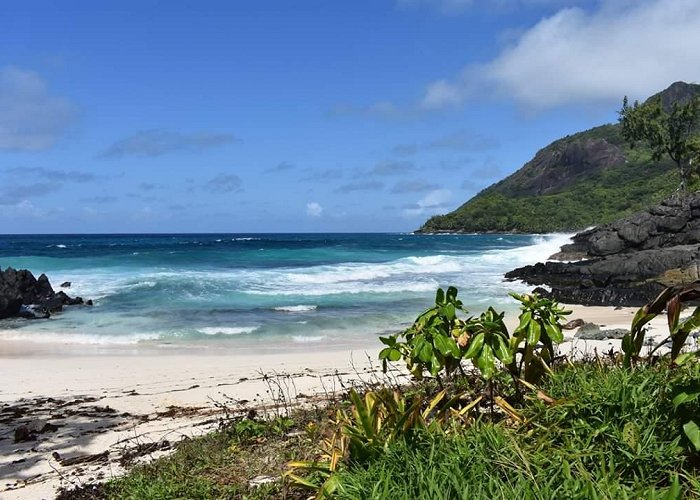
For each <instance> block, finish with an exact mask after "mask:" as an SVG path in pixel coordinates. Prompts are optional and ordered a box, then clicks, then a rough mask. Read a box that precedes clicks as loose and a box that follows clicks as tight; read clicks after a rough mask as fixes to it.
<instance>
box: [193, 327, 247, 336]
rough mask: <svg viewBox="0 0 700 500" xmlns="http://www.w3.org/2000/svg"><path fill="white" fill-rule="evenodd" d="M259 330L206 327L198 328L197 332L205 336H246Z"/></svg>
mask: <svg viewBox="0 0 700 500" xmlns="http://www.w3.org/2000/svg"><path fill="white" fill-rule="evenodd" d="M258 328H259V327H258V326H206V327H203V328H197V331H198V332H199V333H203V334H205V335H245V334H247V333H253V332H254V331H255V330H257V329H258Z"/></svg>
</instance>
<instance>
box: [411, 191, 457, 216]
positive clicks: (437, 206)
mask: <svg viewBox="0 0 700 500" xmlns="http://www.w3.org/2000/svg"><path fill="white" fill-rule="evenodd" d="M451 198H452V191H450V190H449V189H436V190H434V191H431V192H429V193H428V194H426V195H425V196H424V197H423V198H421V199H420V200H418V202H417V203H416V204H415V205H409V206H406V207H403V215H404V216H406V217H417V216H419V215H426V214H428V213H431V214H432V213H436V212H438V211H441V210H443V209H445V208H447V204H448V202H449V201H450V199H451Z"/></svg>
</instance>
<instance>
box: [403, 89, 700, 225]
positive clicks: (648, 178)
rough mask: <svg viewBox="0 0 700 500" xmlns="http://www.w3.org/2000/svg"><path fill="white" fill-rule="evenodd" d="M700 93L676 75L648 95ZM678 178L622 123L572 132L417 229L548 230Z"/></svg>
mask: <svg viewBox="0 0 700 500" xmlns="http://www.w3.org/2000/svg"><path fill="white" fill-rule="evenodd" d="M696 96H700V85H697V84H689V83H685V82H675V83H673V84H672V85H670V86H669V87H668V88H667V89H665V90H663V91H661V92H658V93H656V94H654V95H652V96H651V97H649V98H648V99H647V100H646V101H645V102H650V101H652V100H656V99H660V100H661V101H662V105H663V106H664V108H667V109H668V108H669V107H670V106H672V105H673V103H676V102H679V103H684V102H687V101H688V100H689V99H691V98H693V97H696ZM677 185H678V173H677V172H676V169H675V166H674V164H673V163H672V162H671V161H670V160H662V161H658V162H655V161H653V160H652V158H651V151H650V150H649V149H648V148H645V147H642V146H641V145H638V146H637V147H635V148H632V147H630V145H629V144H627V142H626V141H625V139H624V138H623V137H622V135H621V132H620V126H619V125H618V124H605V125H600V126H598V127H593V128H591V129H588V130H585V131H582V132H578V133H575V134H571V135H567V136H565V137H562V138H561V139H557V140H556V141H553V142H552V143H550V144H549V145H547V146H545V147H544V148H542V149H540V150H539V151H537V153H536V154H535V156H534V157H533V158H532V159H531V160H530V161H528V162H527V163H525V165H523V166H522V167H521V168H520V169H518V170H516V171H515V172H513V173H512V174H510V175H509V176H507V177H505V178H504V179H502V180H500V181H498V182H496V183H494V184H492V185H491V186H489V187H487V188H485V189H484V190H482V191H481V192H479V193H478V194H477V195H475V196H474V197H472V198H471V199H470V200H468V201H467V202H466V203H464V204H463V205H461V206H460V207H459V208H457V209H456V210H454V211H452V212H450V213H448V214H445V215H437V216H433V217H431V218H430V219H429V220H428V221H426V222H425V223H424V224H423V226H422V227H421V228H420V229H419V230H418V231H417V232H419V233H429V232H509V233H511V232H515V233H518V232H520V233H546V232H556V231H573V230H580V229H583V228H585V227H589V226H591V225H597V224H602V223H605V222H609V221H612V220H614V219H617V218H620V217H624V216H626V215H629V214H631V213H633V212H635V211H637V210H640V209H642V208H645V207H647V206H649V205H651V204H654V203H659V202H660V201H661V200H663V199H664V198H665V197H667V196H668V195H669V194H670V193H671V192H673V190H674V189H675V187H676V186H677Z"/></svg>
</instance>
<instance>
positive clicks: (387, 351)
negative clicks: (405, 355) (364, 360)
mask: <svg viewBox="0 0 700 500" xmlns="http://www.w3.org/2000/svg"><path fill="white" fill-rule="evenodd" d="M379 359H385V360H389V361H398V360H400V359H401V351H399V350H398V349H395V348H393V347H385V348H384V349H382V350H381V351H379Z"/></svg>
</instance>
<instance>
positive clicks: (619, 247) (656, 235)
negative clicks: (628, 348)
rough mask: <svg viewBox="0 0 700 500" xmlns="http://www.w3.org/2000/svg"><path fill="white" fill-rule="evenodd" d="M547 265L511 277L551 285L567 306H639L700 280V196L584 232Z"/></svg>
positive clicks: (509, 276)
mask: <svg viewBox="0 0 700 500" xmlns="http://www.w3.org/2000/svg"><path fill="white" fill-rule="evenodd" d="M572 240H573V243H571V244H570V245H565V246H563V247H562V248H561V251H560V252H559V253H557V254H555V255H553V256H552V258H554V259H559V260H576V259H581V260H577V261H575V262H551V261H550V262H547V263H544V264H543V263H538V264H535V265H533V266H525V267H522V268H519V269H515V270H514V271H511V272H509V273H507V274H506V278H507V279H519V280H523V281H525V282H526V283H529V284H531V285H547V286H550V287H551V288H552V290H551V296H552V297H554V298H556V299H557V300H560V301H562V302H566V303H574V304H586V305H626V306H640V305H643V304H645V303H646V302H648V301H650V300H651V299H653V298H654V297H655V296H656V295H657V294H658V293H659V292H660V291H661V290H663V289H664V288H665V287H667V286H672V285H679V284H683V283H690V282H693V281H696V280H699V279H700V193H694V194H692V195H687V196H685V197H679V196H675V197H672V198H671V199H669V200H666V201H664V202H663V203H661V204H660V205H657V206H655V207H652V208H650V209H648V210H645V211H642V212H639V213H636V214H634V215H632V216H630V217H627V218H624V219H620V220H618V221H615V222H612V223H609V224H606V225H603V226H600V227H597V228H593V229H590V230H588V231H584V232H582V233H579V234H577V235H576V236H574V237H573V238H572Z"/></svg>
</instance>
